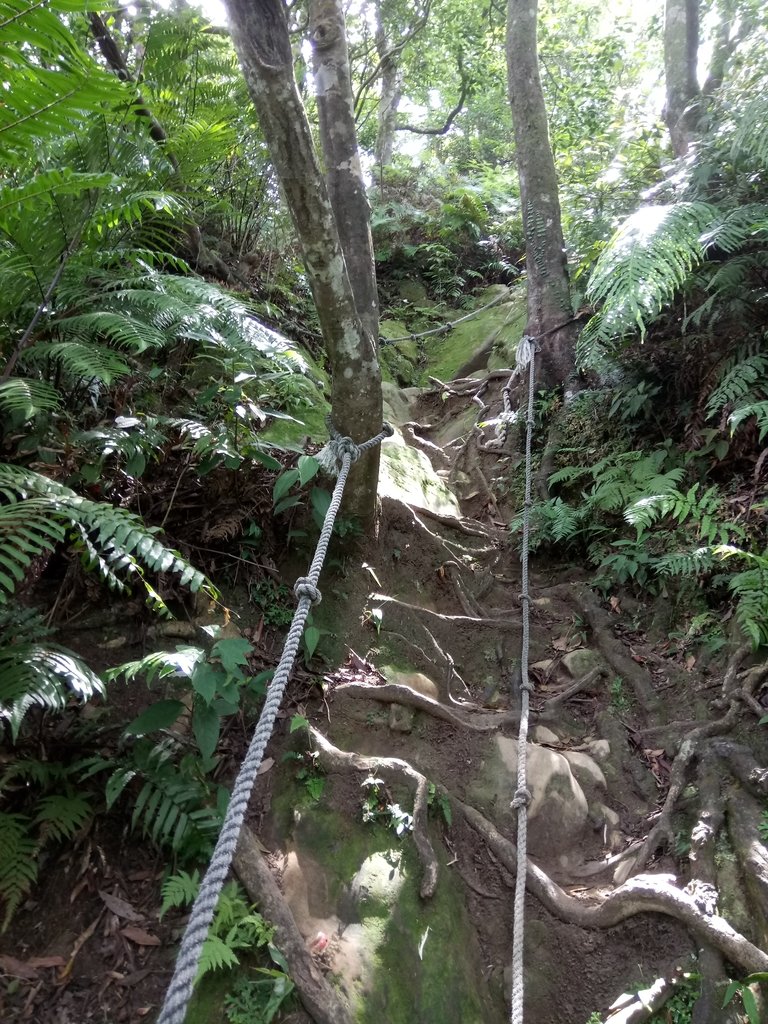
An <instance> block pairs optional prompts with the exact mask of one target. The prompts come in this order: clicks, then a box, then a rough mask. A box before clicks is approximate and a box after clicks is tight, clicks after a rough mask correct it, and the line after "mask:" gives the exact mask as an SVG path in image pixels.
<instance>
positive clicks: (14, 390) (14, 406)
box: [0, 377, 61, 420]
mask: <svg viewBox="0 0 768 1024" xmlns="http://www.w3.org/2000/svg"><path fill="white" fill-rule="evenodd" d="M60 405H61V397H60V395H59V393H58V391H57V390H56V388H54V387H53V386H52V385H51V384H48V383H47V382H46V381H42V380H30V379H29V378H26V377H12V378H11V379H10V380H6V381H3V382H2V384H0V413H2V414H5V415H8V414H10V413H20V414H21V415H22V416H23V418H24V419H25V420H31V419H32V418H33V417H34V416H37V414H38V413H41V412H54V411H55V410H56V409H58V408H59V406H60Z"/></svg>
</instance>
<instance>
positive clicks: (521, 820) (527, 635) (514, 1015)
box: [504, 337, 536, 1024]
mask: <svg viewBox="0 0 768 1024" xmlns="http://www.w3.org/2000/svg"><path fill="white" fill-rule="evenodd" d="M535 352H536V342H535V340H534V339H533V338H528V337H524V338H522V340H521V341H520V345H519V346H518V349H517V368H516V372H517V373H519V374H521V375H522V374H523V373H524V372H525V367H526V366H527V367H528V412H527V415H526V420H525V501H524V504H523V545H522V552H521V556H520V562H521V566H522V593H521V594H520V601H521V604H522V613H523V638H522V645H521V652H520V731H519V733H518V737H517V789H516V791H515V796H514V799H513V800H512V807H514V808H515V809H516V810H517V872H516V877H515V903H514V914H513V935H512V1011H511V1016H510V1020H511V1022H512V1024H523V990H524V971H523V966H524V964H523V939H524V931H523V929H524V925H525V879H526V874H527V860H528V855H527V845H528V804H529V803H530V802H531V794H530V791H529V789H528V786H527V781H528V780H527V769H528V763H527V743H528V713H529V707H528V705H529V698H530V694H531V691H532V690H533V684H532V683H531V681H530V679H529V678H528V655H529V651H530V640H531V596H530V593H529V591H528V549H529V546H530V527H531V504H532V502H531V477H532V469H531V448H532V443H533V387H534V376H535V374H534V355H535ZM510 383H511V382H510ZM507 387H509V385H508V386H507ZM505 391H506V389H505ZM504 400H505V409H506V406H507V403H508V402H509V395H508V394H505V396H504Z"/></svg>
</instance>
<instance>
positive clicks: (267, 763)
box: [256, 757, 275, 775]
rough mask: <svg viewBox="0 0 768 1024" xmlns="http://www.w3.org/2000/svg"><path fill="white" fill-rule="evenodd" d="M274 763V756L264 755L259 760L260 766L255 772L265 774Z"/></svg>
mask: <svg viewBox="0 0 768 1024" xmlns="http://www.w3.org/2000/svg"><path fill="white" fill-rule="evenodd" d="M274 763H275V759H274V757H265V758H264V760H263V761H262V762H261V767H260V768H259V770H258V771H257V772H256V774H257V775H265V774H266V773H267V772H268V771H269V769H270V768H271V767H272V765H273V764H274Z"/></svg>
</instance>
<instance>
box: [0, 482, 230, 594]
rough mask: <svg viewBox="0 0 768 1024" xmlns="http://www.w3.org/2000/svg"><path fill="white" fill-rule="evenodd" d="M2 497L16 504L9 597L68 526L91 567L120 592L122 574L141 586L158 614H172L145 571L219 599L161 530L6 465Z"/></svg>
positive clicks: (4, 557) (5, 562) (5, 523)
mask: <svg viewBox="0 0 768 1024" xmlns="http://www.w3.org/2000/svg"><path fill="white" fill-rule="evenodd" d="M0 494H2V495H3V496H5V498H6V500H8V501H10V502H11V503H12V504H10V505H7V506H2V507H0V588H1V589H4V590H6V591H7V592H8V593H9V594H11V593H13V591H14V590H15V587H16V584H17V583H20V582H21V581H22V580H23V579H24V572H25V570H26V569H27V568H28V566H29V565H30V563H31V559H32V558H33V557H34V556H36V555H39V554H41V553H42V552H44V551H46V550H48V551H50V550H53V549H54V548H55V547H56V545H57V544H58V543H60V542H61V541H62V540H63V538H64V535H65V533H66V527H67V526H69V527H70V528H71V533H70V537H71V539H72V541H73V543H74V544H75V547H79V549H80V550H81V551H82V552H83V555H84V560H85V563H86V565H87V566H88V567H90V568H94V569H96V570H97V571H98V572H99V574H100V575H101V576H102V578H103V579H104V580H105V581H106V582H107V583H108V584H109V585H110V586H113V587H115V588H117V589H124V587H125V584H124V583H123V582H122V580H121V578H120V576H119V575H118V573H122V574H125V575H128V576H129V577H131V578H133V579H134V580H138V581H139V582H140V584H141V586H142V587H143V588H144V590H145V592H146V595H147V599H148V600H149V602H150V603H151V604H152V606H153V607H154V608H155V609H156V610H158V611H161V612H167V608H166V606H165V603H164V602H163V600H162V598H161V597H160V596H159V595H158V594H157V592H156V591H155V590H154V588H153V587H152V586H151V584H150V583H149V581H148V580H147V579H146V577H145V576H144V573H143V570H142V566H145V567H146V568H148V569H150V570H151V571H153V572H161V573H172V574H174V575H177V576H178V577H179V582H180V584H181V585H182V586H188V587H189V588H190V590H192V591H193V592H194V591H197V590H199V589H200V588H201V587H202V588H204V589H205V590H207V591H208V592H209V593H211V594H213V593H214V590H213V587H212V584H210V582H209V581H208V580H207V578H206V577H205V576H204V575H203V573H201V572H199V571H198V570H197V569H195V568H194V567H193V566H191V565H190V564H189V562H187V561H186V560H185V559H183V558H182V557H181V555H179V554H178V553H177V552H175V551H173V550H171V549H170V548H168V547H166V546H165V545H164V544H162V543H161V542H160V541H159V540H157V537H156V533H157V530H155V529H152V528H150V527H147V526H145V525H144V523H143V522H142V520H141V519H140V518H139V517H138V516H136V515H134V514H133V513H131V512H128V511H126V510H125V509H121V508H115V507H113V506H112V505H107V504H106V503H104V502H95V501H90V500H89V499H87V498H81V497H79V496H78V495H77V494H75V492H74V491H72V490H71V489H70V488H69V487H65V486H64V485H63V484H60V483H58V482H57V481H54V480H51V479H50V478H48V477H45V476H42V475H41V474H40V473H35V472H33V471H32V470H26V469H23V468H21V467H18V466H10V465H3V464H0ZM3 569H7V570H8V571H7V572H3V571H2V570H3ZM9 573H10V575H9ZM1 598H2V593H0V599H1Z"/></svg>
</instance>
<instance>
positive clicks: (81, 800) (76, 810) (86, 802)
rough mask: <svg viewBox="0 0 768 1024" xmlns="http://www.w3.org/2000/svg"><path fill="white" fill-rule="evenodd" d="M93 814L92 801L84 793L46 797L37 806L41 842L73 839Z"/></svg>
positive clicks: (37, 822)
mask: <svg viewBox="0 0 768 1024" xmlns="http://www.w3.org/2000/svg"><path fill="white" fill-rule="evenodd" d="M92 813H93V807H92V805H91V800H90V798H89V797H88V796H86V795H85V794H84V793H75V792H71V791H70V792H68V793H54V794H51V795H50V796H44V797H43V798H42V799H41V800H40V802H39V803H38V805H37V814H36V815H35V824H36V825H38V826H39V842H40V843H41V844H42V843H45V842H48V841H49V840H52V841H53V842H57V841H60V840H62V839H72V838H73V837H74V836H75V835H76V834H77V833H78V832H79V831H80V829H82V828H83V826H84V825H85V824H86V822H87V821H88V820H89V818H90V817H91V815H92Z"/></svg>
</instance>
